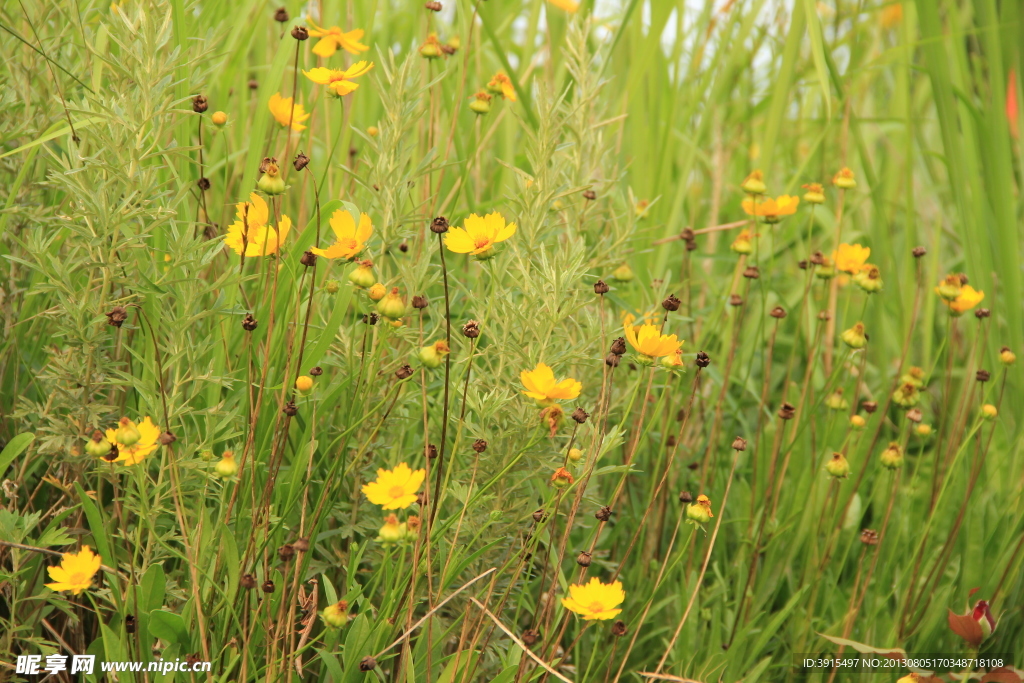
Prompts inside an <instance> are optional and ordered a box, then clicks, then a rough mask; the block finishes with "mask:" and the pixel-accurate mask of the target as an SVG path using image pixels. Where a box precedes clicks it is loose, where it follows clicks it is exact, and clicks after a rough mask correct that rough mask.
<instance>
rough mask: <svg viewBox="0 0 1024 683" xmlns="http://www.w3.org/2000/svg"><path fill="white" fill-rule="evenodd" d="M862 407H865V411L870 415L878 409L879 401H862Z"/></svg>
mask: <svg viewBox="0 0 1024 683" xmlns="http://www.w3.org/2000/svg"><path fill="white" fill-rule="evenodd" d="M860 407H861V408H863V409H864V412H865V413H867V414H868V415H870V414H871V413H873V412H875V411H876V410H878V402H877V401H862V402H861V404H860Z"/></svg>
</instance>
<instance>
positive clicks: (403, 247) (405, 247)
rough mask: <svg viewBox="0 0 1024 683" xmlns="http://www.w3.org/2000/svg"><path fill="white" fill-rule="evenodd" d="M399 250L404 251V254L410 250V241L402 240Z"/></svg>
mask: <svg viewBox="0 0 1024 683" xmlns="http://www.w3.org/2000/svg"><path fill="white" fill-rule="evenodd" d="M398 251H400V252H402V253H403V254H405V253H406V252H408V251H409V243H408V242H406V241H405V240H402V243H401V244H399V245H398Z"/></svg>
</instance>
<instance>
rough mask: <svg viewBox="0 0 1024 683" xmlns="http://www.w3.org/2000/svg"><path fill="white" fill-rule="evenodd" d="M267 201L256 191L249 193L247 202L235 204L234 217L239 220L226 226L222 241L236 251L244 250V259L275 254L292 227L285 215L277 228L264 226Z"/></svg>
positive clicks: (266, 214)
mask: <svg viewBox="0 0 1024 683" xmlns="http://www.w3.org/2000/svg"><path fill="white" fill-rule="evenodd" d="M269 215H270V214H269V210H268V209H267V203H266V201H264V200H263V197H260V196H259V195H258V194H256V193H255V192H253V193H252V194H250V195H249V201H248V202H239V203H238V204H236V205H235V216H236V217H237V219H238V220H236V221H235V222H234V223H232V224H231V227H229V228H228V234H227V236H225V237H224V244H226V245H227V246H229V247H231V249H233V250H234V252H235V253H236V254H239V255H241V254H242V250H243V249H244V250H245V256H246V258H252V257H255V256H267V255H269V254H273V253H276V252H277V250H278V248H280V246H281V243H282V242H284V239H285V237H287V236H288V231H289V230H291V229H292V221H291V219H290V218H288V216H281V222H280V223H279V224H278V226H277V227H278V229H277V230H275V229H274V228H273V227H271V226H269V225H267V220H268V219H269Z"/></svg>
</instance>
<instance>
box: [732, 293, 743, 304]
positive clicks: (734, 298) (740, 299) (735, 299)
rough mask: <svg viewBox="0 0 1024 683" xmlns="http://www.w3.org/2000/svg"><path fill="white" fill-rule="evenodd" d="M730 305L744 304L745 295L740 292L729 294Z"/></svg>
mask: <svg viewBox="0 0 1024 683" xmlns="http://www.w3.org/2000/svg"><path fill="white" fill-rule="evenodd" d="M729 305H730V306H742V305H743V297H741V296H740V295H739V294H730V295H729Z"/></svg>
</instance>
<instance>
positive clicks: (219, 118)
mask: <svg viewBox="0 0 1024 683" xmlns="http://www.w3.org/2000/svg"><path fill="white" fill-rule="evenodd" d="M210 121H212V122H213V125H215V126H223V125H224V124H225V123H227V122H228V115H227V114H225V113H224V112H222V111H215V112H213V115H212V116H210Z"/></svg>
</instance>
